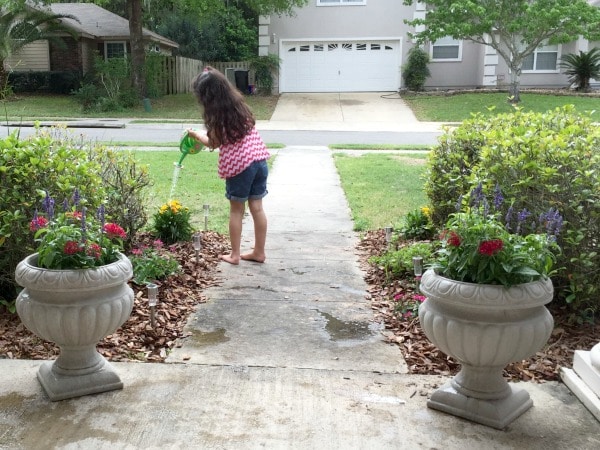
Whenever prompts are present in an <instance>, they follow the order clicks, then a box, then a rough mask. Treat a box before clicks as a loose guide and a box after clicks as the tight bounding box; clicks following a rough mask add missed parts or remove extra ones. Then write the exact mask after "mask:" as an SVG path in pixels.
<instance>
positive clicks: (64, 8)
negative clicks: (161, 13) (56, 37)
mask: <svg viewBox="0 0 600 450" xmlns="http://www.w3.org/2000/svg"><path fill="white" fill-rule="evenodd" d="M48 6H49V8H50V9H51V10H52V12H53V13H54V14H69V15H71V16H74V17H77V18H78V19H79V22H77V21H75V20H73V19H66V18H65V19H61V20H62V21H63V23H65V24H66V25H68V26H69V27H71V28H73V29H74V30H75V31H77V32H78V33H79V34H82V35H84V36H86V37H90V38H96V39H111V40H126V41H128V40H129V21H128V20H127V19H125V18H123V17H121V16H119V15H117V14H114V13H112V12H110V11H108V10H106V9H104V8H101V7H100V6H98V5H94V4H93V3H52V4H50V5H48ZM142 32H143V35H144V37H145V38H146V39H149V40H151V41H155V42H159V43H161V44H163V45H166V46H168V47H174V48H177V47H179V44H177V43H176V42H174V41H172V40H170V39H167V38H166V37H164V36H161V35H160V34H157V33H154V32H152V31H150V30H147V29H146V28H143V30H142Z"/></svg>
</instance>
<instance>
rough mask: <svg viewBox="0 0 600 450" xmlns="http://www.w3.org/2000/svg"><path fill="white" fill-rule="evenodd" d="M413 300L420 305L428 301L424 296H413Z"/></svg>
mask: <svg viewBox="0 0 600 450" xmlns="http://www.w3.org/2000/svg"><path fill="white" fill-rule="evenodd" d="M413 299H415V300H416V301H418V302H419V303H423V302H424V301H425V300H427V297H425V296H424V295H419V294H415V295H413Z"/></svg>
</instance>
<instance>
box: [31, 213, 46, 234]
mask: <svg viewBox="0 0 600 450" xmlns="http://www.w3.org/2000/svg"><path fill="white" fill-rule="evenodd" d="M47 225H48V219H46V218H45V217H42V216H38V217H36V218H35V219H32V221H31V222H29V230H30V231H37V230H39V229H40V228H46V226H47Z"/></svg>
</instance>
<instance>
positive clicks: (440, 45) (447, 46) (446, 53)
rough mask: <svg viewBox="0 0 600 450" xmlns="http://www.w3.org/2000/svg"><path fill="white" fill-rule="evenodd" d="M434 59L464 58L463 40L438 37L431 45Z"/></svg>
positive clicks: (451, 59) (454, 59)
mask: <svg viewBox="0 0 600 450" xmlns="http://www.w3.org/2000/svg"><path fill="white" fill-rule="evenodd" d="M431 60H432V61H460V60H462V41H459V40H456V39H452V38H451V37H445V38H442V39H438V40H437V41H435V42H434V43H433V44H432V45H431Z"/></svg>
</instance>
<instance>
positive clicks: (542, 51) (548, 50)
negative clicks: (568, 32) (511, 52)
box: [521, 45, 558, 72]
mask: <svg viewBox="0 0 600 450" xmlns="http://www.w3.org/2000/svg"><path fill="white" fill-rule="evenodd" d="M557 60H558V45H541V46H539V47H538V48H536V49H535V51H534V52H533V53H532V54H531V55H529V56H527V57H526V58H525V59H524V60H523V66H522V67H521V70H523V71H531V72H533V71H539V72H557V71H558V70H557V68H556V61H557Z"/></svg>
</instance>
